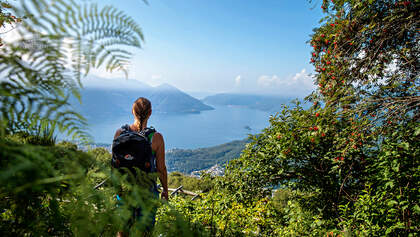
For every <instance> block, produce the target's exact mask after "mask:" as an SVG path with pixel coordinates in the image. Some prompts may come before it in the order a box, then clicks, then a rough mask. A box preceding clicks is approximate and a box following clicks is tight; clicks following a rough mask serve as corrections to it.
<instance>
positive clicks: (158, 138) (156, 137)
mask: <svg viewBox="0 0 420 237" xmlns="http://www.w3.org/2000/svg"><path fill="white" fill-rule="evenodd" d="M153 141H156V142H158V143H162V142H163V141H164V140H163V136H162V134H161V133H160V132H156V133H155V134H154V135H153Z"/></svg>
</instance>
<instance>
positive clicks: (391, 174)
mask: <svg viewBox="0 0 420 237" xmlns="http://www.w3.org/2000/svg"><path fill="white" fill-rule="evenodd" d="M416 129H418V124H416V123H408V124H404V125H398V126H395V127H393V128H392V129H391V128H388V129H387V131H385V134H386V135H387V136H386V137H384V142H383V143H382V144H381V147H380V149H379V150H378V151H377V156H376V157H374V158H373V159H375V161H374V162H373V161H372V162H371V165H369V166H368V167H367V169H368V170H369V171H370V172H369V173H370V175H369V180H368V182H367V183H366V188H365V189H364V190H363V191H362V193H361V194H360V196H359V197H358V199H357V200H356V201H355V203H354V204H352V203H348V204H347V205H345V206H343V207H342V209H343V219H344V220H343V221H342V223H340V224H341V225H343V226H344V227H346V228H348V229H350V230H352V232H356V233H360V234H363V235H365V236H368V235H370V234H371V233H376V234H377V235H398V236H402V235H405V236H409V235H412V236H414V233H417V232H418V231H419V226H418V223H419V221H420V212H419V208H418V207H419V202H418V200H419V197H420V191H419V189H418V186H419V184H420V173H419V170H420V160H419V159H418V157H420V156H419V155H420V147H419V146H418V141H419V138H420V137H419V135H418V134H417V135H416V134H415V131H416ZM416 223H417V224H416Z"/></svg>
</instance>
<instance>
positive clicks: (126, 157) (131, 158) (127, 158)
mask: <svg viewBox="0 0 420 237" xmlns="http://www.w3.org/2000/svg"><path fill="white" fill-rule="evenodd" d="M124 159H126V160H133V159H134V157H133V156H132V155H130V154H127V155H125V156H124Z"/></svg>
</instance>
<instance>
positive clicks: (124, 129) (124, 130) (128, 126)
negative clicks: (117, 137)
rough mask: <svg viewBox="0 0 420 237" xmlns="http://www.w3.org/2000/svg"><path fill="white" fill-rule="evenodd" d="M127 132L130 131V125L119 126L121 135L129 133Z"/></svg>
mask: <svg viewBox="0 0 420 237" xmlns="http://www.w3.org/2000/svg"><path fill="white" fill-rule="evenodd" d="M129 131H131V129H130V125H128V124H124V125H123V126H121V133H125V132H129Z"/></svg>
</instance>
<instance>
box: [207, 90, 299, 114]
mask: <svg viewBox="0 0 420 237" xmlns="http://www.w3.org/2000/svg"><path fill="white" fill-rule="evenodd" d="M292 100H293V98H287V97H278V96H265V95H247V94H225V93H222V94H216V95H212V96H207V97H205V98H204V99H202V101H203V102H204V103H206V104H210V105H228V106H240V107H245V108H249V109H258V110H262V111H270V112H273V111H280V110H281V107H282V105H283V104H286V105H287V104H290V103H291V101H292Z"/></svg>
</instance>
